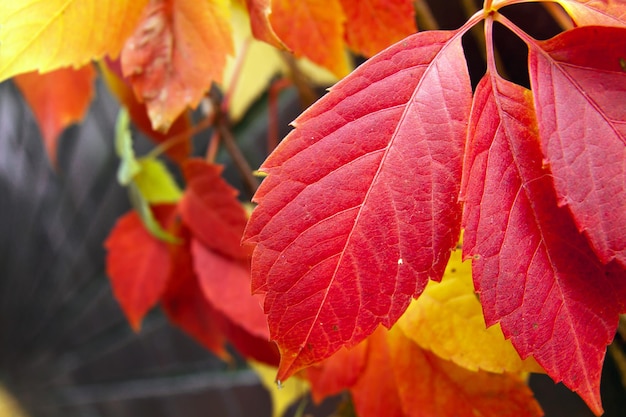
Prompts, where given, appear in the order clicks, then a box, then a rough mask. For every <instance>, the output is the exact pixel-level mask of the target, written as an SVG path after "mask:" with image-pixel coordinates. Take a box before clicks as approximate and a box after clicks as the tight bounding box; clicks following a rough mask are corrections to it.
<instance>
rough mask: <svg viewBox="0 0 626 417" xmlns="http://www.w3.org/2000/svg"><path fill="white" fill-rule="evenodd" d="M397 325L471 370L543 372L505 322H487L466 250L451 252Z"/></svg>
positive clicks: (422, 343) (407, 333)
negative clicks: (437, 277)
mask: <svg viewBox="0 0 626 417" xmlns="http://www.w3.org/2000/svg"><path fill="white" fill-rule="evenodd" d="M398 326H399V327H400V329H402V330H403V332H404V333H405V334H406V336H407V337H409V338H410V339H412V340H413V341H414V342H416V343H417V344H418V345H420V346H421V347H422V348H424V349H428V350H431V351H432V352H434V353H435V354H437V355H438V356H439V357H441V358H443V359H447V360H451V361H452V362H454V363H456V364H457V365H459V366H461V367H464V368H466V369H469V370H473V371H475V370H478V369H482V370H485V371H490V372H498V373H500V372H503V371H508V372H523V371H527V372H543V371H542V369H541V367H540V366H539V365H538V364H537V363H536V362H535V360H534V359H532V358H527V359H526V360H522V359H521V358H520V356H519V355H518V353H517V352H516V351H515V349H514V348H513V345H512V344H511V342H510V341H508V340H505V338H504V335H503V334H502V330H501V329H500V325H495V326H492V327H490V328H486V327H485V320H484V318H483V313H482V308H481V306H480V302H479V300H478V297H477V296H476V294H475V293H474V287H473V284H472V272H471V263H470V262H462V260H461V251H455V252H454V253H453V254H452V256H451V257H450V262H449V263H448V266H447V268H446V271H445V274H444V276H443V279H442V280H441V282H440V283H438V282H430V283H429V284H428V286H427V287H426V289H425V290H424V292H423V293H422V295H421V296H420V297H419V298H418V299H417V300H414V301H413V302H412V303H411V305H410V306H409V308H408V309H407V311H406V312H405V313H404V315H403V316H402V317H401V318H400V320H399V321H398Z"/></svg>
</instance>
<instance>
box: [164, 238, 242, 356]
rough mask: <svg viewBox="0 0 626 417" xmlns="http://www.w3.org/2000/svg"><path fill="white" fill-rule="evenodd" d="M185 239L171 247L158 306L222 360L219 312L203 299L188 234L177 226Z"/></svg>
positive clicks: (223, 339)
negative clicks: (167, 276)
mask: <svg viewBox="0 0 626 417" xmlns="http://www.w3.org/2000/svg"><path fill="white" fill-rule="evenodd" d="M181 233H182V234H183V235H184V238H185V242H184V243H183V244H181V245H172V246H171V251H170V255H171V259H172V269H171V270H172V271H174V272H173V273H172V276H171V278H170V280H169V281H168V285H167V288H166V289H165V292H164V294H163V296H162V298H161V305H162V307H163V309H164V310H165V312H166V313H167V315H168V317H169V318H170V320H171V321H172V322H173V323H175V324H176V325H177V326H178V327H180V328H181V329H183V330H184V331H185V332H186V333H188V334H189V335H190V336H192V337H193V338H194V339H195V340H197V341H198V342H199V343H200V344H202V346H204V347H205V348H207V349H209V350H210V351H212V352H213V353H215V354H216V355H217V356H219V357H220V358H222V359H224V360H228V359H230V355H229V354H228V352H227V351H226V347H225V343H226V336H225V335H224V333H223V332H222V329H221V328H220V326H219V323H218V321H219V320H221V316H220V314H219V313H218V312H217V311H216V310H215V308H213V306H212V305H211V304H210V303H209V302H208V301H207V299H206V298H205V297H204V294H203V293H202V289H201V288H200V285H199V283H198V278H197V277H196V274H195V272H194V269H193V258H192V256H191V251H190V234H189V231H188V230H187V229H185V228H184V227H181Z"/></svg>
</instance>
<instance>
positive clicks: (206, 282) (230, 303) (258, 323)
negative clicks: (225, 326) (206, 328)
mask: <svg viewBox="0 0 626 417" xmlns="http://www.w3.org/2000/svg"><path fill="white" fill-rule="evenodd" d="M191 253H192V256H193V262H194V269H195V271H196V275H197V276H198V281H199V283H200V287H201V288H202V291H203V293H204V296H205V297H206V298H207V300H209V302H210V303H211V304H212V305H213V306H214V307H215V308H216V309H217V310H219V311H220V312H222V314H224V315H225V316H226V317H228V318H229V319H230V320H231V321H233V322H234V323H238V324H239V325H240V326H241V327H243V328H244V329H245V330H246V331H248V332H249V333H251V334H253V335H255V336H257V337H259V338H261V339H264V340H267V341H269V330H268V328H267V321H266V320H265V314H263V309H262V307H261V303H260V301H261V300H260V299H259V298H258V297H253V296H252V294H250V270H249V268H248V266H247V264H246V263H242V262H240V261H239V262H238V261H237V260H234V259H228V258H225V257H224V256H222V255H220V254H218V253H216V252H214V251H212V250H211V249H209V248H207V247H206V246H204V245H203V244H202V243H201V242H199V241H198V240H196V239H192V240H191Z"/></svg>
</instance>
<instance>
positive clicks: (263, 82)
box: [224, 5, 283, 121]
mask: <svg viewBox="0 0 626 417" xmlns="http://www.w3.org/2000/svg"><path fill="white" fill-rule="evenodd" d="M231 24H232V27H233V39H234V41H235V51H236V52H235V56H236V58H232V57H229V59H228V61H227V64H226V70H225V73H224V89H225V90H226V91H231V93H232V95H231V96H230V102H229V106H228V110H229V113H230V117H231V119H232V120H233V121H237V120H239V119H240V118H241V117H242V116H243V115H244V113H245V112H246V110H248V107H250V105H251V104H252V103H253V102H254V101H255V100H256V99H257V98H258V97H259V96H260V95H261V94H262V93H263V91H265V90H266V89H267V86H268V84H269V83H270V81H271V79H272V77H274V76H275V75H276V74H277V73H280V72H281V70H282V68H283V62H282V59H281V57H280V55H279V53H278V51H277V50H276V48H274V47H272V46H270V45H269V44H267V43H265V42H261V41H258V40H256V39H254V38H253V37H252V33H251V32H250V19H249V17H248V15H247V13H246V12H245V11H244V10H243V8H242V7H241V6H237V5H234V7H233V8H232V13H231ZM238 60H243V62H242V64H241V68H240V69H239V73H238V74H237V63H238ZM235 77H236V78H235ZM233 83H235V85H234V86H233ZM231 89H232V90H231Z"/></svg>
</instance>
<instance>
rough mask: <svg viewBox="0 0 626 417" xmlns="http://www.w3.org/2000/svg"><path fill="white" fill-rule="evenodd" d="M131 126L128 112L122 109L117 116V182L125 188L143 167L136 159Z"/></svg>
mask: <svg viewBox="0 0 626 417" xmlns="http://www.w3.org/2000/svg"><path fill="white" fill-rule="evenodd" d="M129 126H130V117H129V115H128V111H127V110H126V108H124V107H122V108H121V109H120V111H119V113H118V114H117V122H116V123H115V152H116V153H117V156H119V157H120V166H119V168H118V170H117V181H118V182H119V183H120V184H122V185H124V186H128V185H129V184H130V182H131V181H132V180H133V177H135V175H137V174H138V173H139V172H140V171H141V166H140V165H139V163H138V162H137V160H136V159H135V151H133V137H132V135H131V133H130V127H129Z"/></svg>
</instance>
